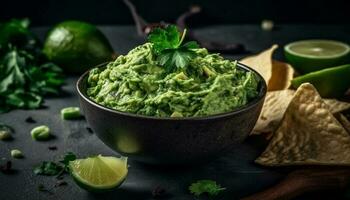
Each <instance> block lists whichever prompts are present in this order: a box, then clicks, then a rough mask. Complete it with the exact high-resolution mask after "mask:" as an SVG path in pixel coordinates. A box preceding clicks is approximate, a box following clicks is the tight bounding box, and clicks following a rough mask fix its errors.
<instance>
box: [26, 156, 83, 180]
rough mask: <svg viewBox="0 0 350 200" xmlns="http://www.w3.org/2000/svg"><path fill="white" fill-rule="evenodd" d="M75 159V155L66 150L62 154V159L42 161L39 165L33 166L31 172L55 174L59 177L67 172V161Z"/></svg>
mask: <svg viewBox="0 0 350 200" xmlns="http://www.w3.org/2000/svg"><path fill="white" fill-rule="evenodd" d="M75 159H76V156H75V155H74V154H73V153H72V152H68V153H67V154H66V155H64V156H63V159H62V160H60V161H58V162H52V161H43V162H42V163H41V164H40V165H39V166H37V167H35V168H34V170H33V172H34V173H35V174H37V175H46V176H55V175H57V177H58V178H60V177H61V175H63V174H64V173H65V172H68V170H69V169H68V164H69V161H73V160H75Z"/></svg>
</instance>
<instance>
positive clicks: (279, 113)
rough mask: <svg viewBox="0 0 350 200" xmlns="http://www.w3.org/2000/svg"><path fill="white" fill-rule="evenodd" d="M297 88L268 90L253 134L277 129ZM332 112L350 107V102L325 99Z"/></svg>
mask: <svg viewBox="0 0 350 200" xmlns="http://www.w3.org/2000/svg"><path fill="white" fill-rule="evenodd" d="M294 93H295V90H280V91H273V92H267V94H266V98H265V102H264V106H263V108H262V111H261V114H260V117H259V119H258V121H257V123H256V124H255V127H254V129H253V132H252V134H260V133H269V132H273V131H275V130H276V128H277V126H278V125H279V124H280V122H281V119H282V117H283V115H284V113H285V111H286V109H287V107H288V104H289V102H290V101H291V100H292V98H293V95H294ZM324 101H325V103H326V104H327V105H328V106H329V109H330V111H331V113H338V112H341V111H344V110H347V109H350V103H347V102H342V101H338V100H336V99H324Z"/></svg>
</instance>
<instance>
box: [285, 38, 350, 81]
mask: <svg viewBox="0 0 350 200" xmlns="http://www.w3.org/2000/svg"><path fill="white" fill-rule="evenodd" d="M284 53H285V56H286V59H287V61H288V62H289V63H290V64H291V65H292V66H293V67H294V68H295V69H296V70H297V71H298V72H300V73H302V74H304V73H309V72H313V71H318V70H321V69H325V68H328V67H334V66H339V65H343V64H347V63H350V46H349V45H347V44H345V43H342V42H337V41H333V40H303V41H297V42H293V43H290V44H288V45H286V46H285V47H284Z"/></svg>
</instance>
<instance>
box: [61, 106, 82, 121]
mask: <svg viewBox="0 0 350 200" xmlns="http://www.w3.org/2000/svg"><path fill="white" fill-rule="evenodd" d="M61 116H62V119H66V120H67V119H77V118H80V117H81V114H80V108H79V107H67V108H63V109H62V110H61Z"/></svg>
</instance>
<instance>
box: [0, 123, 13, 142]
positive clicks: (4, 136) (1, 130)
mask: <svg viewBox="0 0 350 200" xmlns="http://www.w3.org/2000/svg"><path fill="white" fill-rule="evenodd" d="M12 132H13V129H12V128H11V127H9V126H7V125H2V124H0V140H10V139H12V135H11V133H12Z"/></svg>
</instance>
